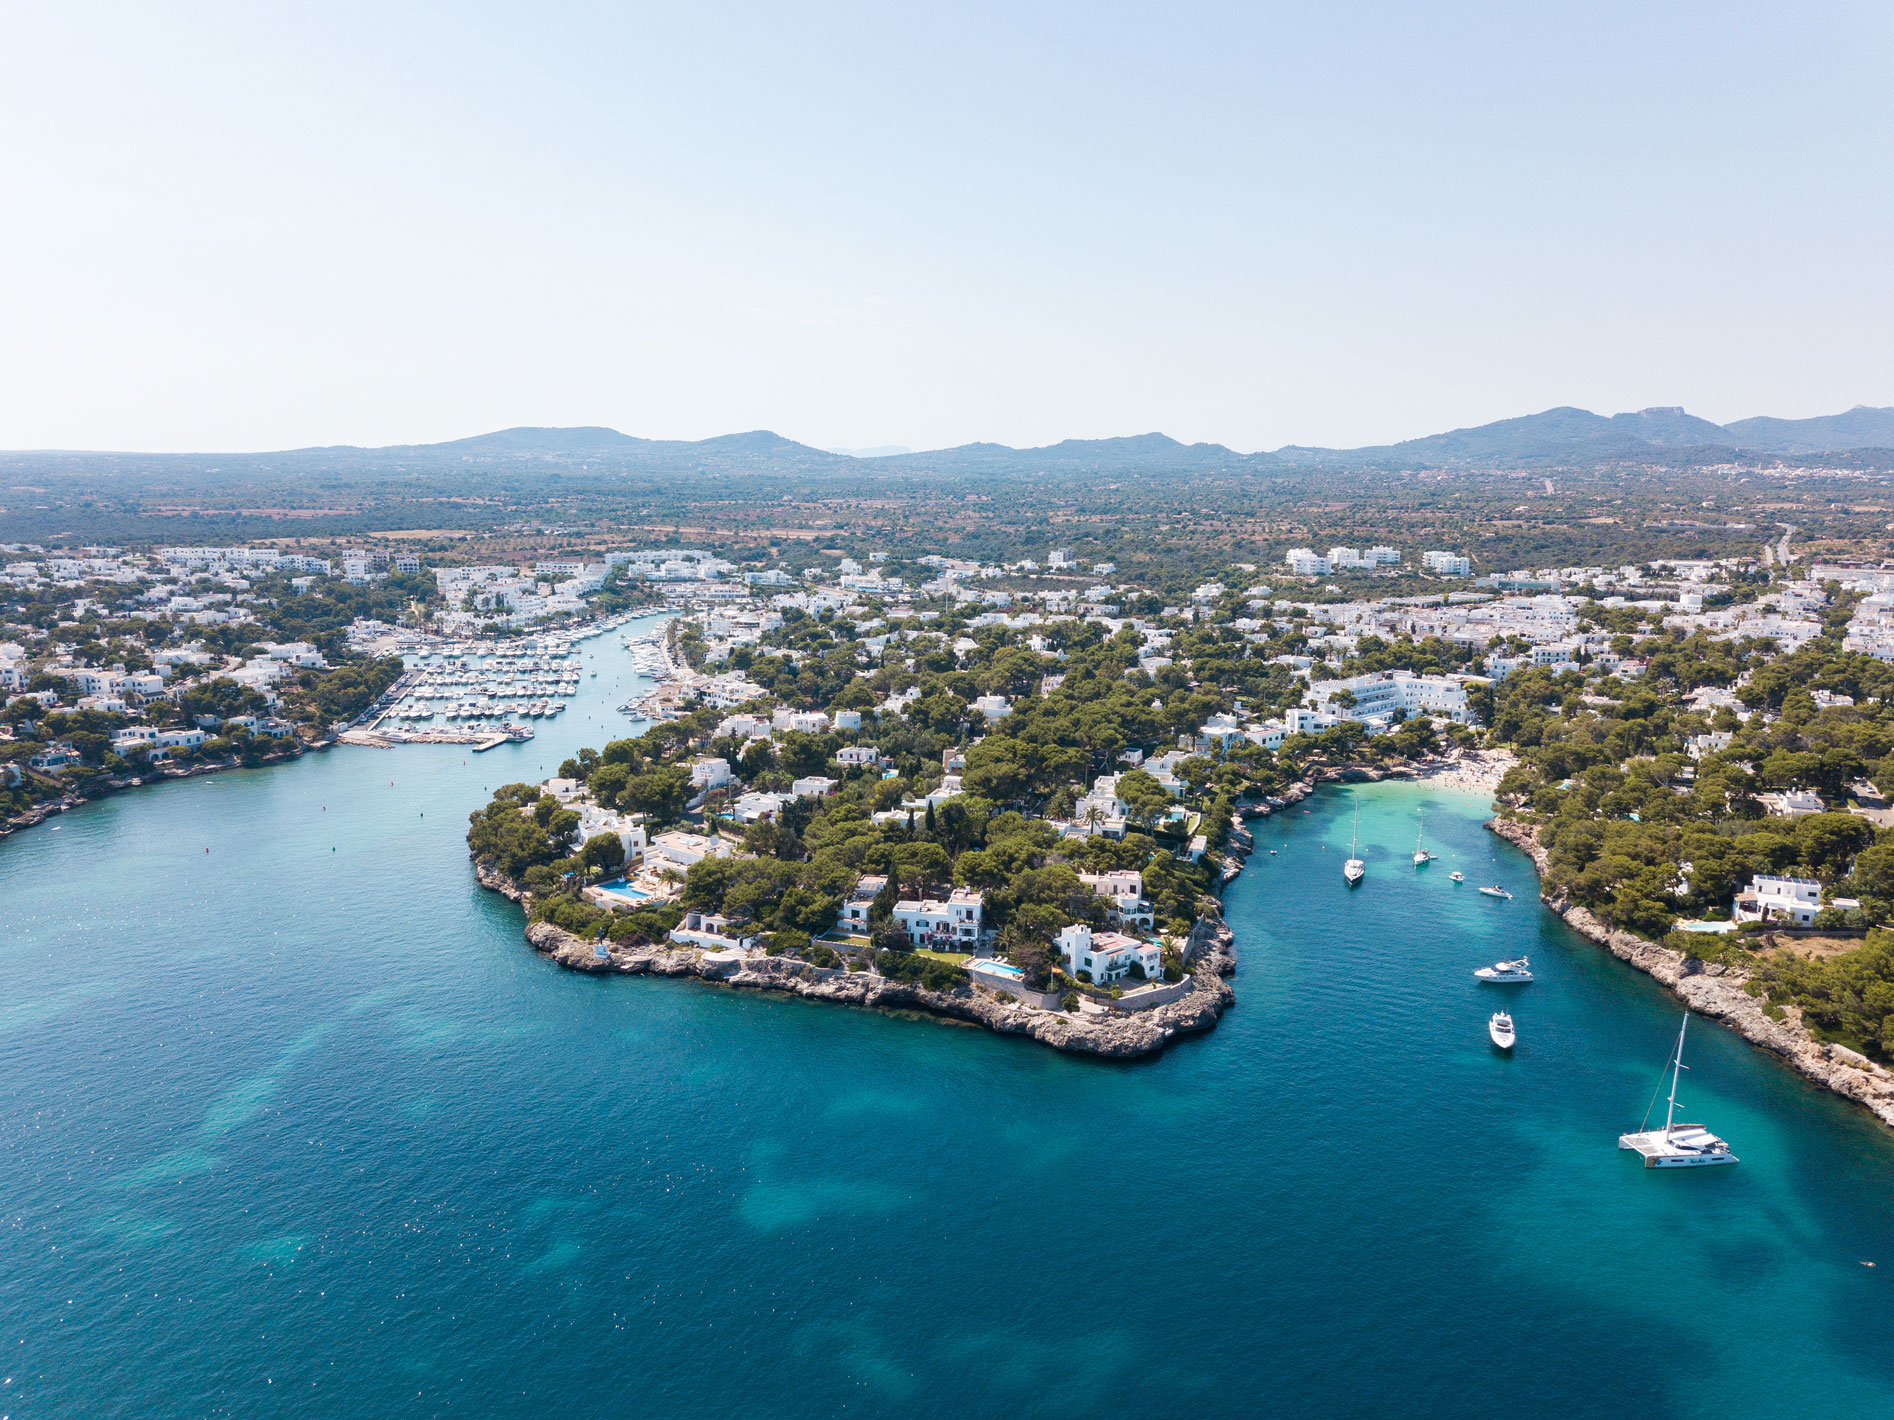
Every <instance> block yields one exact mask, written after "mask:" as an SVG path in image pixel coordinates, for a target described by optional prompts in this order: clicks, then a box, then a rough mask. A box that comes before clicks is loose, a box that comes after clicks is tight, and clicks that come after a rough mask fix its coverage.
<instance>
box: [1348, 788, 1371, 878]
mask: <svg viewBox="0 0 1894 1420" xmlns="http://www.w3.org/2000/svg"><path fill="white" fill-rule="evenodd" d="M1360 836H1361V805H1360V804H1356V805H1355V829H1354V832H1352V833H1350V834H1349V835H1348V861H1347V862H1346V863H1343V864H1342V880H1343V881H1344V882H1346V883H1347V884H1348V885H1349V886H1350V887H1354V886H1355V884H1357V883H1359V882H1360V881H1361V880H1362V878H1363V877H1365V876H1366V875H1367V872H1368V865H1367V864H1366V863H1364V862H1362V861H1361V859H1360V858H1358V857H1356V856H1355V853H1356V840H1357V839H1358V838H1360Z"/></svg>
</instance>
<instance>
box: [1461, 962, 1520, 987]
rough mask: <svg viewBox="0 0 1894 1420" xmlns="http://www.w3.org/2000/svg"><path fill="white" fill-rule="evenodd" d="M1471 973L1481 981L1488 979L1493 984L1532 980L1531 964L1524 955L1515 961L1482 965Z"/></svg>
mask: <svg viewBox="0 0 1894 1420" xmlns="http://www.w3.org/2000/svg"><path fill="white" fill-rule="evenodd" d="M1473 975H1474V976H1475V977H1477V978H1478V979H1479V980H1481V981H1490V982H1492V983H1494V984H1495V985H1501V986H1505V985H1511V984H1512V983H1514V982H1526V981H1530V980H1532V964H1531V963H1530V962H1528V961H1527V960H1526V959H1525V958H1524V957H1520V958H1519V959H1518V960H1516V961H1496V962H1494V963H1493V964H1492V965H1491V966H1483V967H1481V968H1480V969H1479V970H1478V971H1476V972H1474V973H1473Z"/></svg>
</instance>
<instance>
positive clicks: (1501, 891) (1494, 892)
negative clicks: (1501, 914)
mask: <svg viewBox="0 0 1894 1420" xmlns="http://www.w3.org/2000/svg"><path fill="white" fill-rule="evenodd" d="M1480 891H1481V892H1483V893H1485V894H1486V895H1487V896H1488V897H1503V898H1505V899H1506V901H1508V902H1511V901H1512V900H1513V895H1512V894H1511V893H1509V892H1507V891H1506V889H1505V888H1503V887H1501V886H1500V885H1499V884H1498V883H1494V884H1493V885H1492V886H1491V887H1483V888H1481V889H1480Z"/></svg>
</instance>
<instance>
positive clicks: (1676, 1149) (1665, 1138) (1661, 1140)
mask: <svg viewBox="0 0 1894 1420" xmlns="http://www.w3.org/2000/svg"><path fill="white" fill-rule="evenodd" d="M1689 1028H1690V1012H1688V1011H1685V1012H1684V1019H1683V1023H1682V1024H1681V1025H1679V1026H1678V1027H1677V1049H1676V1050H1675V1051H1674V1052H1673V1053H1672V1055H1671V1057H1670V1105H1669V1107H1668V1108H1667V1109H1666V1110H1665V1111H1664V1127H1663V1128H1662V1129H1650V1130H1646V1129H1645V1128H1644V1124H1649V1123H1650V1122H1651V1110H1652V1109H1655V1108H1656V1107H1657V1092H1656V1091H1655V1090H1653V1091H1652V1092H1651V1103H1650V1105H1649V1106H1648V1107H1647V1108H1646V1109H1645V1111H1644V1124H1640V1125H1639V1126H1638V1129H1639V1132H1638V1133H1635V1134H1620V1135H1619V1136H1618V1147H1619V1148H1620V1149H1631V1150H1634V1151H1635V1152H1637V1153H1640V1154H1642V1155H1643V1156H1644V1167H1645V1168H1647V1169H1687V1168H1702V1167H1704V1166H1705V1165H1708V1164H1733V1163H1735V1162H1736V1155H1734V1154H1732V1153H1731V1152H1730V1146H1729V1145H1728V1144H1726V1143H1724V1142H1723V1141H1722V1140H1721V1139H1719V1138H1717V1137H1716V1135H1714V1134H1712V1133H1711V1132H1710V1131H1709V1130H1707V1129H1705V1128H1704V1127H1703V1126H1702V1125H1701V1124H1678V1123H1677V1122H1676V1119H1677V1076H1678V1075H1679V1073H1680V1072H1681V1071H1682V1070H1683V1068H1684V1032H1685V1031H1686V1030H1688V1029H1689ZM1657 1088H1658V1089H1660V1090H1661V1089H1663V1088H1664V1082H1663V1080H1662V1079H1661V1078H1660V1079H1659V1080H1658V1082H1657Z"/></svg>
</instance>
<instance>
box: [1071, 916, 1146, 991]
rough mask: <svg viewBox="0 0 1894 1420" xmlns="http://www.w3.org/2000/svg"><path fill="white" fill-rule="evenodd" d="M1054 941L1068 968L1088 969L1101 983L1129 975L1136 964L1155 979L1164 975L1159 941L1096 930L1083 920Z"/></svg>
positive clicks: (1075, 972) (1076, 972)
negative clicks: (1140, 939)
mask: <svg viewBox="0 0 1894 1420" xmlns="http://www.w3.org/2000/svg"><path fill="white" fill-rule="evenodd" d="M1053 940H1054V945H1056V946H1057V947H1058V949H1059V955H1060V956H1062V957H1064V958H1065V969H1066V970H1067V971H1069V972H1071V973H1072V974H1073V975H1074V976H1076V975H1077V974H1078V973H1079V972H1081V971H1083V972H1086V973H1087V974H1088V975H1090V977H1091V978H1092V980H1093V981H1095V982H1097V983H1098V984H1099V985H1101V986H1103V985H1106V984H1108V983H1110V982H1113V981H1118V980H1121V979H1122V978H1124V977H1126V976H1129V975H1130V974H1131V968H1132V966H1133V964H1136V965H1138V966H1140V967H1142V968H1143V969H1144V974H1145V976H1146V977H1147V978H1148V979H1150V980H1152V981H1156V980H1158V979H1160V978H1161V977H1162V976H1163V974H1164V953H1163V950H1162V948H1160V947H1159V946H1158V945H1157V944H1156V943H1155V942H1141V941H1139V940H1138V939H1137V938H1135V937H1126V936H1121V935H1120V934H1119V933H1117V932H1094V931H1093V930H1092V929H1091V928H1090V927H1088V926H1086V925H1085V924H1084V923H1083V922H1074V923H1073V924H1072V925H1071V926H1070V927H1067V928H1066V929H1065V930H1064V931H1062V932H1060V933H1059V935H1058V936H1057V937H1056V938H1054V939H1053Z"/></svg>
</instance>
